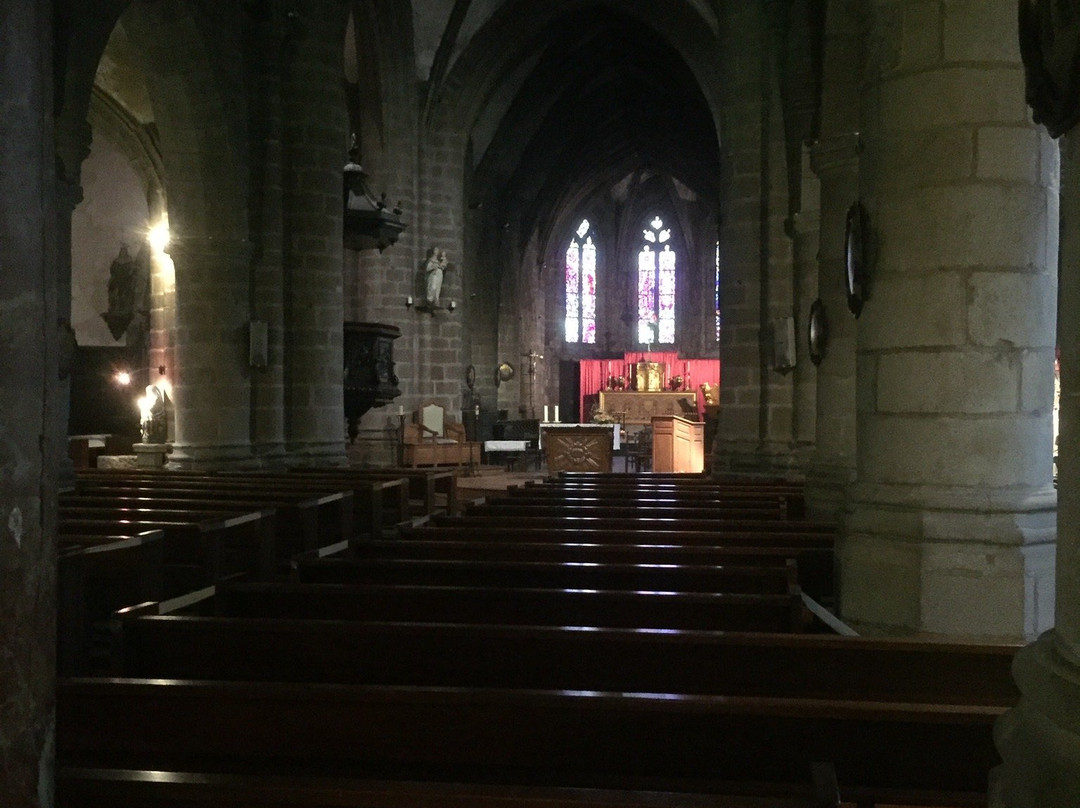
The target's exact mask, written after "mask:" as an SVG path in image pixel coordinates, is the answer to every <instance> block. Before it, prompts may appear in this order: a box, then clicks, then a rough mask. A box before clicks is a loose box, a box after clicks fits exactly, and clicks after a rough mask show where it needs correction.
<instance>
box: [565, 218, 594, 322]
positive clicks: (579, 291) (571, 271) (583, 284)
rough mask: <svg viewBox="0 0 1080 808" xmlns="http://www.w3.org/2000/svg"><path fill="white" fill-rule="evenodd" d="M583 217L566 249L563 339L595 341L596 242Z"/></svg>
mask: <svg viewBox="0 0 1080 808" xmlns="http://www.w3.org/2000/svg"><path fill="white" fill-rule="evenodd" d="M590 230H591V226H590V225H589V220H588V219H582V220H581V224H579V225H578V228H577V230H576V231H575V232H574V238H572V239H571V240H570V246H569V247H567V248H566V341H567V342H586V343H595V342H596V245H595V244H594V243H593V238H592V233H591V232H590Z"/></svg>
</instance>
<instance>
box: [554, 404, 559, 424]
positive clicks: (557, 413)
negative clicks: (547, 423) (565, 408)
mask: <svg viewBox="0 0 1080 808" xmlns="http://www.w3.org/2000/svg"><path fill="white" fill-rule="evenodd" d="M555 423H559V405H558V404H556V405H555Z"/></svg>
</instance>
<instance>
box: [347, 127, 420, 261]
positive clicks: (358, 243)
mask: <svg viewBox="0 0 1080 808" xmlns="http://www.w3.org/2000/svg"><path fill="white" fill-rule="evenodd" d="M358 157H359V149H358V147H357V145H356V135H355V134H354V135H353V136H352V146H351V147H350V148H349V162H348V163H346V164H345V171H344V180H345V182H344V186H345V187H344V190H345V227H344V235H345V246H346V247H348V248H350V249H353V250H369V249H371V248H372V247H378V249H379V252H382V251H383V250H385V249H386V248H387V247H389V246H390V245H391V244H393V243H394V242H395V241H397V239H398V236H399V235H400V234H401V231H402V230H404V229H405V223H404V222H402V221H401V203H400V202H398V204H397V205H396V206H394V208H392V209H391V208H388V207H387V203H386V194H385V193H383V195H382V196H381V197H380V198H378V199H376V198H375V194H374V193H372V191H371V189H370V188H369V187H368V183H367V173H366V172H365V171H364V169H363V168H361V166H360V163H359V162H358Z"/></svg>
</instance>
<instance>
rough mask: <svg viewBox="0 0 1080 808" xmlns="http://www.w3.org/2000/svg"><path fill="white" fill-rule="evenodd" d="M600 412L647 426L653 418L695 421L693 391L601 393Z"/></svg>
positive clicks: (695, 394) (622, 391)
mask: <svg viewBox="0 0 1080 808" xmlns="http://www.w3.org/2000/svg"><path fill="white" fill-rule="evenodd" d="M600 409H602V410H603V411H604V412H609V413H611V412H625V413H626V421H625V423H626V424H628V425H630V424H637V425H646V424H650V423H652V419H653V416H656V415H678V416H681V417H683V418H687V417H692V418H697V393H696V392H695V391H693V390H680V391H675V392H672V391H665V392H638V391H636V390H601V391H600Z"/></svg>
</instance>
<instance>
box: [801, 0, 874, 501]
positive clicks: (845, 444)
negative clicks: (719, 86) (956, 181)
mask: <svg viewBox="0 0 1080 808" xmlns="http://www.w3.org/2000/svg"><path fill="white" fill-rule="evenodd" d="M861 34H862V32H861V31H860V29H859V11H858V7H857V0H830V2H829V5H828V12H827V14H826V18H825V49H824V59H823V69H822V72H823V76H822V83H823V87H822V95H821V134H820V139H819V140H818V142H817V143H815V144H814V146H813V148H812V149H811V152H810V164H811V167H812V168H813V170H814V173H815V174H816V175H817V177H818V179H819V180H820V182H821V202H820V204H821V235H820V245H819V248H818V297H819V298H820V300H821V302H822V305H823V306H824V309H825V317H826V320H827V323H828V331H829V335H828V341H827V345H826V347H825V355H824V358H823V359H822V361H821V364H820V365H818V368H817V432H816V435H815V438H816V441H815V446H814V456H813V458H812V459H811V461H810V465H809V468H808V469H807V473H806V503H807V506H808V507H809V509H810V512H811V513H812V514H814V515H816V516H821V517H825V518H830V519H834V518H836V517H837V516H838V514H839V512H840V510H841V508H842V506H843V502H844V493H845V490H846V489H847V486H848V485H850V484H851V482H852V481H853V480H854V479H855V318H854V317H853V316H852V314H851V312H850V311H849V310H848V307H847V294H846V291H845V287H844V224H845V220H846V216H847V210H848V207H849V206H850V205H851V203H852V202H854V201H855V199H856V198H857V197H858V195H859V158H858V154H859V135H858V128H859V89H858V81H859V74H860V71H861V69H862V64H861V58H860V57H861V53H862V36H861Z"/></svg>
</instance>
